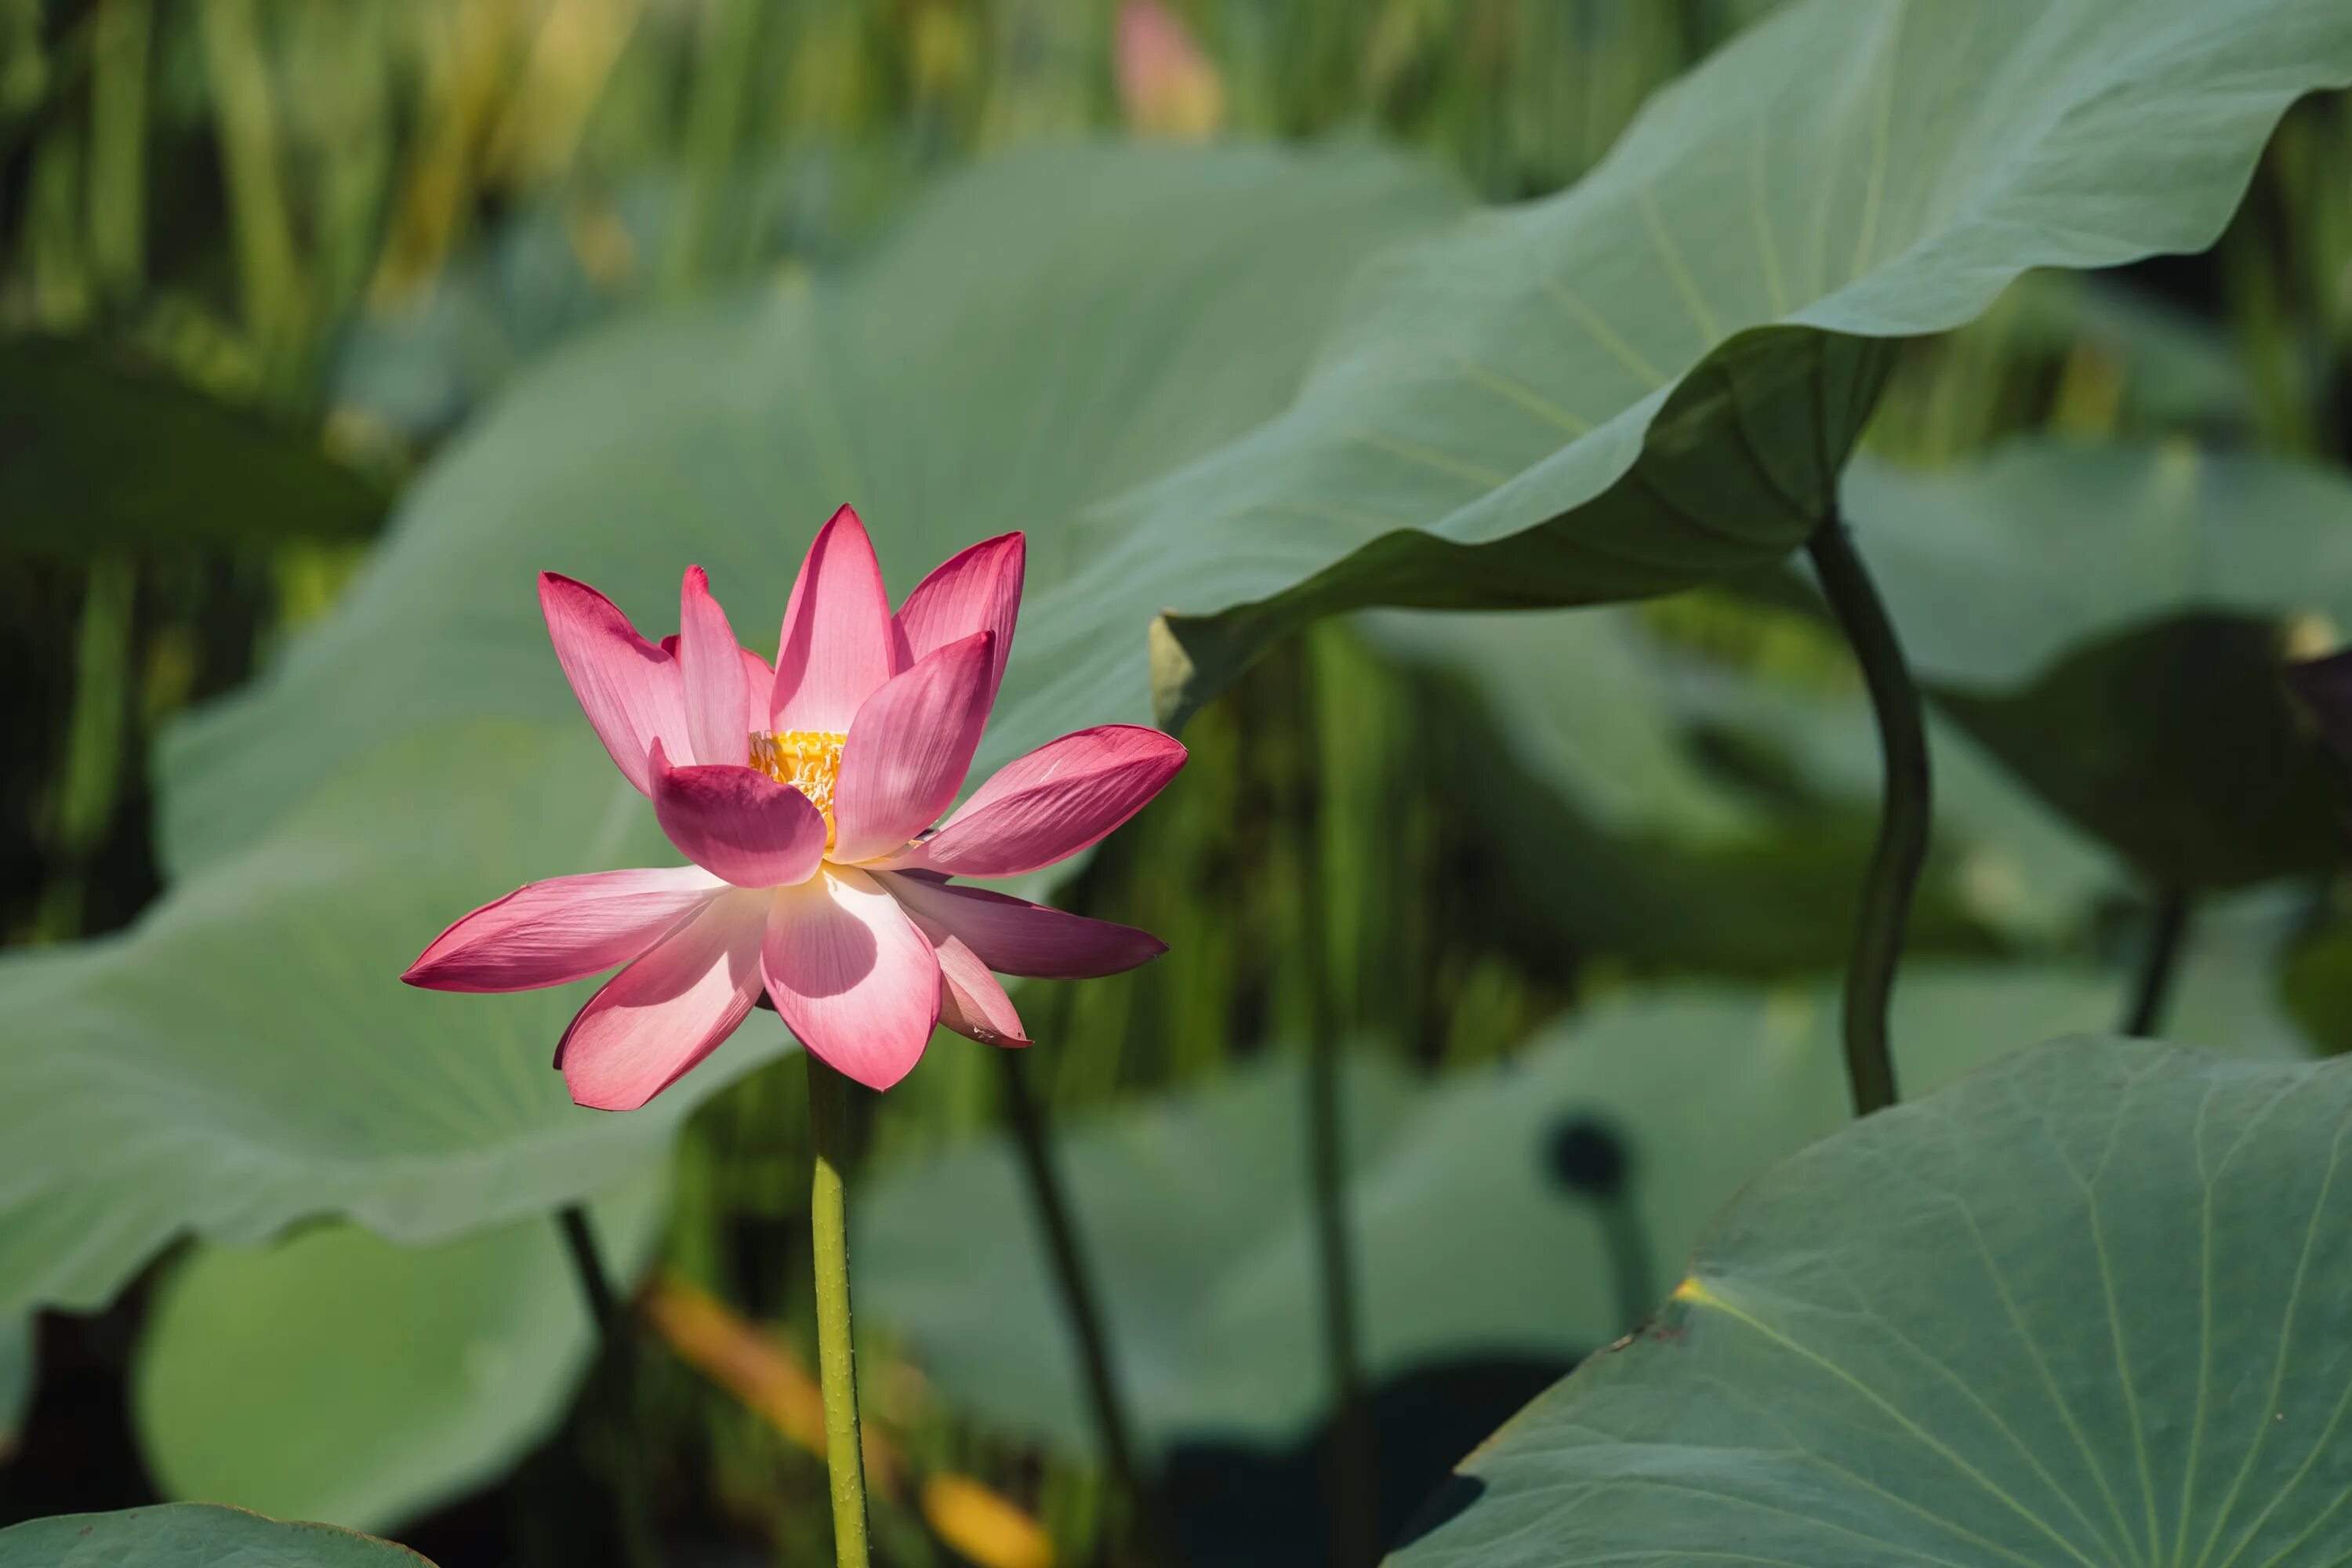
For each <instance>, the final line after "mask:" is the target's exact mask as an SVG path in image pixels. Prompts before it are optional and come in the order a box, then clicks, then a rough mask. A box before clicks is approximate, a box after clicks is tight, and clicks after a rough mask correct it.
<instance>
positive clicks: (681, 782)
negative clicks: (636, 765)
mask: <svg viewBox="0 0 2352 1568" xmlns="http://www.w3.org/2000/svg"><path fill="white" fill-rule="evenodd" d="M652 766H653V770H654V788H653V796H654V816H655V818H656V820H657V821H659V822H660V823H661V826H662V831H663V832H664V833H667V834H668V835H669V841H670V842H671V843H672V844H675V845H677V847H678V849H679V851H680V852H681V853H682V854H684V855H685V856H686V858H688V859H689V860H691V861H693V862H694V863H695V864H696V865H698V866H700V867H702V868H704V869H705V870H708V871H711V872H715V873H716V874H718V875H719V876H721V877H724V878H726V879H728V880H729V881H730V882H732V883H734V884H735V885H736V886H737V887H739V888H773V887H779V886H782V885H783V884H786V883H791V882H804V881H806V880H808V879H809V877H810V876H811V875H812V874H813V873H814V872H815V870H816V868H817V862H818V861H820V860H822V859H824V813H822V812H820V811H818V810H817V808H816V807H815V806H814V805H810V804H809V801H808V797H807V796H806V795H803V794H801V792H800V791H798V790H796V789H794V788H793V787H792V786H791V785H790V784H778V783H777V782H776V781H775V780H773V779H772V778H770V777H769V776H768V775H767V774H765V773H760V772H757V771H756V770H754V769H751V768H725V767H687V768H674V767H671V766H670V765H669V759H668V757H667V755H666V754H665V753H664V752H663V751H662V748H661V746H660V744H659V742H656V744H655V747H654V752H653V759H652Z"/></svg>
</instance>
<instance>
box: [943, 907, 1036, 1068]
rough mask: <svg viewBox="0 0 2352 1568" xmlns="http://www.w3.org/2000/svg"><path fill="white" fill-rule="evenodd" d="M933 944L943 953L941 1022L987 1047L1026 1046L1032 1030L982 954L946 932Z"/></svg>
mask: <svg viewBox="0 0 2352 1568" xmlns="http://www.w3.org/2000/svg"><path fill="white" fill-rule="evenodd" d="M915 923H916V924H917V925H918V926H920V925H921V924H922V922H921V921H916V922H915ZM924 934H925V935H927V936H928V935H929V934H930V933H929V932H928V931H926V932H925V933H924ZM932 946H933V947H934V948H936V949H937V950H938V952H939V955H940V1023H941V1024H942V1025H944V1026H947V1027H948V1028H950V1029H953V1030H954V1031H955V1032H956V1033H957V1034H959V1035H962V1036H965V1037H968V1038H971V1039H974V1040H978V1041H979V1042H980V1043H981V1044H982V1045H984V1046H1025V1045H1027V1044H1028V1043H1029V1032H1028V1030H1027V1029H1025V1028H1024V1027H1023V1026H1022V1023H1021V1015H1020V1014H1019V1013H1016V1012H1014V1011H1013V998H1012V997H1010V996H1007V995H1006V994H1004V987H1003V986H1002V985H1000V984H997V980H996V976H995V975H993V974H991V973H989V972H988V965H986V964H985V963H982V962H981V961H980V957H979V955H978V954H976V953H974V952H972V951H971V949H970V948H969V947H966V946H965V945H964V944H963V943H962V942H959V941H957V940H956V939H955V938H954V937H951V936H947V935H945V934H944V933H942V935H941V936H940V938H939V939H938V940H936V941H935V942H933V943H932Z"/></svg>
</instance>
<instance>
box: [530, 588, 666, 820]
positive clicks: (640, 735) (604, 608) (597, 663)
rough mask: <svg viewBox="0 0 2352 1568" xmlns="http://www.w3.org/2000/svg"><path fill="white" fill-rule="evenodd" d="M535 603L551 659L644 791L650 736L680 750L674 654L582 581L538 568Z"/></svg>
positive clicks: (647, 788)
mask: <svg viewBox="0 0 2352 1568" xmlns="http://www.w3.org/2000/svg"><path fill="white" fill-rule="evenodd" d="M539 607H540V610H541V613H542V614H544V615H545V616H546V617H547V635H548V637H550V638H551V639H552V640H553V642H554V644H555V659H556V662H557V663H558V664H561V665H562V667H563V676H564V679H567V680H569V681H571V682H572V694H573V695H574V696H576V697H578V698H579V699H580V706H581V708H582V709H583V710H585V711H586V713H587V715H588V722H589V723H591V724H593V725H594V726H595V729H596V738H597V739H598V740H601V741H603V742H604V750H605V751H607V752H611V753H612V756H613V762H614V764H615V765H616V766H618V767H619V768H620V770H621V772H622V773H624V774H625V775H626V776H627V778H628V781H629V782H630V783H631V784H635V785H636V786H637V789H638V791H639V793H641V794H648V795H649V794H651V793H652V790H653V785H652V773H651V772H650V771H649V770H648V769H647V768H646V752H647V751H648V750H650V749H651V748H652V745H653V742H655V741H656V740H660V741H665V742H668V744H669V747H670V749H671V750H672V751H674V752H677V754H679V755H680V756H684V755H686V754H687V728H686V699H685V692H684V689H683V688H682V686H681V684H680V682H679V680H678V673H677V661H676V660H674V659H673V658H671V657H670V656H669V654H668V653H667V652H666V651H664V650H663V649H661V648H659V647H655V646H654V645H653V644H652V643H649V642H647V641H646V639H645V638H643V637H639V636H638V635H637V629H636V628H635V626H631V625H629V617H628V616H625V615H623V614H621V612H620V610H619V609H618V608H617V607H616V606H615V605H614V603H613V601H612V600H610V599H607V598H606V597H604V595H602V594H600V593H598V592H596V590H595V589H593V588H591V587H590V586H588V584H585V583H575V582H573V581H572V579H571V578H569V577H564V576H560V575H558V574H555V573H553V572H542V573H541V574H539Z"/></svg>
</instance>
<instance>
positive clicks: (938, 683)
mask: <svg viewBox="0 0 2352 1568" xmlns="http://www.w3.org/2000/svg"><path fill="white" fill-rule="evenodd" d="M995 641H996V634H995V633H993V632H976V633H974V634H973V635H972V636H971V637H964V638H962V639H961V640H960V641H957V642H951V643H950V644H948V646H947V647H943V648H940V649H939V650H938V651H937V652H935V653H933V654H932V655H931V656H930V657H929V658H926V659H924V660H923V661H922V662H921V663H919V664H918V665H916V666H915V667H914V668H911V669H908V671H906V672H905V673H904V674H902V675H896V676H893V677H891V678H890V679H889V680H888V681H887V683H885V685H884V686H883V688H882V689H881V690H879V691H877V692H876V693H875V694H874V695H873V696H871V697H869V698H867V699H866V706H865V707H863V708H860V709H859V710H857V717H856V719H855V720H853V721H851V723H850V726H849V740H848V741H847V742H846V743H845V744H844V745H843V747H842V749H841V777H840V779H839V781H838V782H837V783H836V784H835V785H834V791H833V820H834V826H835V842H834V849H833V858H835V860H864V859H866V858H870V857H872V856H876V855H881V854H886V853H887V852H888V851H890V850H893V849H896V848H898V847H900V846H902V845H904V844H905V843H906V842H907V840H908V839H909V838H912V837H914V836H915V835H916V834H918V833H920V832H921V831H922V830H923V829H924V828H926V827H929V826H930V825H931V824H932V823H934V822H937V821H938V820H939V819H940V813H941V812H943V811H945V810H946V809H947V808H948V806H949V805H950V804H951V803H952V802H953V801H954V800H955V796H956V791H958V790H960V789H961V788H962V787H963V776H964V774H965V773H968V772H970V771H971V753H972V751H973V749H974V748H975V747H977V746H978V745H979V744H980V731H981V730H982V727H983V726H984V725H986V724H987V722H988V677H989V670H990V668H992V664H991V654H992V645H993V644H994V643H995Z"/></svg>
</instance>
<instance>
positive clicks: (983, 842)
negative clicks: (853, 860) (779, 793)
mask: <svg viewBox="0 0 2352 1568" xmlns="http://www.w3.org/2000/svg"><path fill="white" fill-rule="evenodd" d="M1183 765H1184V748H1183V747H1182V746H1181V744H1179V743H1178V742H1177V741H1176V740H1175V738H1174V737H1173V736H1170V735H1163V734H1161V733H1160V731H1157V730H1147V729H1145V728H1143V727H1142V726H1141V725H1139V724H1105V725H1102V726H1100V727H1099V728H1097V729H1093V730H1081V731H1078V732H1077V733H1076V734H1075V735H1065V736H1063V737H1062V738H1061V739H1060V740H1058V741H1049V742H1046V743H1045V745H1042V746H1040V747H1038V748H1037V749H1036V750H1035V751H1034V752H1030V753H1029V754H1028V755H1027V756H1025V757H1018V758H1015V759H1014V760H1013V761H1012V762H1010V763H1006V764H1005V765H1004V766H1003V769H1001V770H1000V771H999V772H998V773H997V774H996V776H995V777H994V778H992V779H990V780H989V781H988V782H987V783H986V784H982V785H981V786H980V788H978V789H976V790H974V791H973V792H972V795H971V799H970V800H967V801H965V802H964V803H963V805H960V806H958V807H957V808H956V813H955V815H954V816H950V817H949V818H948V819H947V820H946V821H945V822H943V823H941V824H940V830H939V831H938V832H937V833H934V834H932V835H931V836H930V837H929V838H926V839H925V840H923V841H922V842H921V843H920V844H918V845H916V846H915V847H912V848H911V849H908V851H907V852H906V853H905V854H903V855H898V856H894V857H892V858H890V859H889V860H887V862H885V864H886V865H887V866H889V867H891V868H926V869H929V870H933V871H942V872H945V873H947V874H948V875H950V876H954V877H1017V876H1019V875H1020V874H1021V873H1023V872H1024V871H1034V870H1036V869H1037V868H1039V867H1041V866H1050V865H1052V864H1053V863H1054V862H1055V861H1056V860H1060V859H1063V858H1066V857H1068V856H1072V855H1075V854H1076V853H1077V852H1078V851H1079V850H1081V849H1084V848H1085V847H1087V846H1088V845H1090V844H1093V843H1095V842H1096V841H1097V840H1098V839H1100V838H1101V837H1103V836H1104V835H1105V834H1107V833H1108V832H1109V831H1110V830H1111V829H1112V828H1114V827H1117V826H1118V825H1119V824H1120V823H1122V822H1125V821H1126V820H1127V819H1128V818H1129V817H1130V816H1134V815H1135V814H1136V813H1137V812H1139V811H1140V810H1142V809H1143V807H1144V805H1145V804H1146V803H1147V802H1149V801H1150V799H1151V797H1152V796H1153V795H1158V794H1159V793H1160V789H1161V787H1162V786H1163V785H1165V784H1167V783H1168V781H1169V780H1170V779H1171V778H1173V777H1175V776H1176V770H1177V769H1178V768H1181V767H1182V766H1183Z"/></svg>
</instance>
